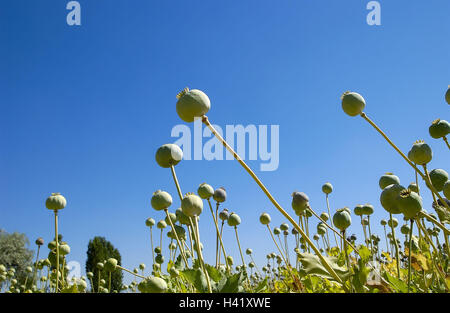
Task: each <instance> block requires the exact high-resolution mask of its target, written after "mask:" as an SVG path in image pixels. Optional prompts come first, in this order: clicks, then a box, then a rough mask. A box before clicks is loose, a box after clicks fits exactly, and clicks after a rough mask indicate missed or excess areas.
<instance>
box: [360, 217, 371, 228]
mask: <svg viewBox="0 0 450 313" xmlns="http://www.w3.org/2000/svg"><path fill="white" fill-rule="evenodd" d="M361 224H363V225H364V226H367V225H369V220H368V219H367V218H363V220H362V221H361Z"/></svg>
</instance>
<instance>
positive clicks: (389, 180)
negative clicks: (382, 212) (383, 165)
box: [378, 173, 400, 190]
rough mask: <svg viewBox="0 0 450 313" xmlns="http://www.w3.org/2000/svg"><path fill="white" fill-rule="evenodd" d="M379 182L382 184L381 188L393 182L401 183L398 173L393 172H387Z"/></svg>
mask: <svg viewBox="0 0 450 313" xmlns="http://www.w3.org/2000/svg"><path fill="white" fill-rule="evenodd" d="M378 184H379V185H380V188H381V189H382V190H383V189H384V188H386V187H387V186H389V185H392V184H398V185H400V178H398V177H397V176H396V175H394V174H392V173H386V174H384V175H383V176H381V177H380V180H379V182H378Z"/></svg>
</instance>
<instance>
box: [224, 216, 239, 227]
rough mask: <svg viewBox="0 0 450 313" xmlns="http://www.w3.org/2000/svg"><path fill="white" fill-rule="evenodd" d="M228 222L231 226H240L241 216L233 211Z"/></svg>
mask: <svg viewBox="0 0 450 313" xmlns="http://www.w3.org/2000/svg"><path fill="white" fill-rule="evenodd" d="M227 223H228V225H229V226H238V225H239V224H240V223H241V218H240V217H239V215H237V214H236V213H231V214H230V216H229V217H228V220H227Z"/></svg>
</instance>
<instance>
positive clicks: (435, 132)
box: [428, 119, 450, 139]
mask: <svg viewBox="0 0 450 313" xmlns="http://www.w3.org/2000/svg"><path fill="white" fill-rule="evenodd" d="M428 131H429V133H430V136H431V137H433V138H434V139H439V138H443V137H445V136H447V135H448V134H450V123H449V122H447V121H446V120H441V119H437V120H435V121H433V123H431V126H430V128H429V129H428Z"/></svg>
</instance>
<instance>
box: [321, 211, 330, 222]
mask: <svg viewBox="0 0 450 313" xmlns="http://www.w3.org/2000/svg"><path fill="white" fill-rule="evenodd" d="M320 218H321V219H322V220H324V221H325V222H326V221H328V220H329V219H330V217H329V216H328V213H322V214H320Z"/></svg>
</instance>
